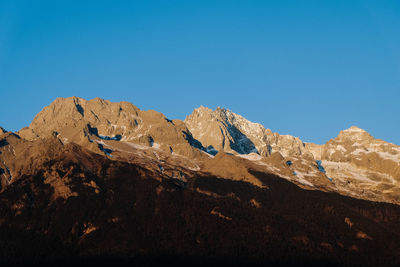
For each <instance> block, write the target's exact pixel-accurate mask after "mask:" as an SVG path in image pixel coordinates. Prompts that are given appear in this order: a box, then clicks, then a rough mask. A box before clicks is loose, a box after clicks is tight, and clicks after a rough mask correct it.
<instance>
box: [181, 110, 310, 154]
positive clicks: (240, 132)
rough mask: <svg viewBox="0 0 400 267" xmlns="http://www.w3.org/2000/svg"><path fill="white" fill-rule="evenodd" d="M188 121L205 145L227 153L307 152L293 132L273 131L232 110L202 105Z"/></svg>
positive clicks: (190, 128)
mask: <svg viewBox="0 0 400 267" xmlns="http://www.w3.org/2000/svg"><path fill="white" fill-rule="evenodd" d="M185 123H186V125H187V127H188V128H189V130H190V131H191V132H192V134H193V137H194V138H196V139H198V140H199V141H200V142H202V144H203V145H204V146H206V147H207V146H211V147H213V148H214V149H216V150H223V151H225V152H231V153H239V154H249V153H257V154H260V155H262V156H269V155H270V154H271V153H272V152H279V153H281V154H282V155H284V156H289V155H302V154H304V153H307V151H306V149H305V146H304V144H303V142H302V141H301V140H300V139H298V138H296V137H293V136H290V135H282V136H281V135H279V134H277V133H272V131H271V130H270V129H266V128H265V127H264V126H262V125H261V124H259V123H254V122H251V121H249V120H247V119H245V118H244V117H243V116H241V115H238V114H236V113H234V112H232V111H231V110H229V109H226V108H221V107H218V108H217V109H215V110H214V111H213V110H211V109H209V108H205V107H200V108H198V109H195V110H194V111H193V113H192V114H191V115H189V116H187V117H186V119H185Z"/></svg>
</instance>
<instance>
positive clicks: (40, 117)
mask: <svg viewBox="0 0 400 267" xmlns="http://www.w3.org/2000/svg"><path fill="white" fill-rule="evenodd" d="M3 115H4V114H3ZM399 163H400V146H397V145H395V144H391V143H388V142H385V141H383V140H379V139H375V138H374V137H373V136H371V135H370V134H369V133H368V132H366V131H364V130H362V129H360V128H358V127H356V126H352V127H351V128H349V129H346V130H343V131H340V132H339V134H338V135H337V137H336V138H334V139H332V140H329V141H328V142H326V143H325V144H323V145H318V144H313V143H305V142H303V141H301V140H300V139H299V138H298V137H294V136H291V135H280V134H279V133H274V132H272V131H271V130H270V129H267V128H265V127H264V126H263V125H261V124H259V123H253V122H250V121H248V120H247V119H245V118H244V117H242V116H240V115H238V114H235V113H234V112H232V111H230V110H228V109H224V108H219V107H218V108H217V109H215V110H212V109H209V108H207V107H203V106H201V107H199V108H197V109H195V110H194V111H193V112H192V114H190V115H188V116H187V117H186V119H185V120H184V121H181V120H170V119H168V118H167V117H165V116H164V115H163V114H162V113H159V112H157V111H153V110H147V111H145V110H140V109H139V108H137V107H136V106H134V105H133V104H131V103H129V102H118V103H113V102H110V101H108V100H104V99H101V98H95V99H92V100H85V99H82V98H79V97H70V98H57V99H56V100H55V101H54V102H52V103H51V104H50V105H49V106H47V107H45V108H43V110H42V111H41V112H39V113H38V114H37V115H36V116H35V118H34V119H33V121H32V122H31V124H30V125H29V126H27V127H25V128H23V129H21V130H19V131H18V132H7V131H6V130H5V129H3V128H1V127H0V182H1V183H0V185H1V187H0V215H1V216H0V233H1V236H2V237H3V238H1V240H0V248H1V249H0V251H1V252H0V261H1V262H4V264H20V263H26V262H36V263H44V262H47V263H48V262H54V261H60V260H64V261H65V260H87V261H89V262H91V263H93V262H96V260H98V259H103V258H106V259H110V258H112V259H113V261H114V260H115V259H118V260H122V259H123V260H126V259H129V260H131V261H136V262H137V261H138V262H140V261H147V262H148V261H157V260H160V261H162V262H164V263H165V261H168V262H171V261H172V262H173V263H176V262H178V263H188V262H192V263H193V262H197V263H198V262H199V261H200V262H201V261H204V262H205V263H207V264H210V263H220V262H230V263H231V264H235V263H243V264H249V263H272V264H292V265H297V264H299V263H317V264H333V265H357V264H360V265H374V266H376V265H394V264H400V260H399V259H400V228H399V227H398V225H399V223H400V207H399V204H400V164H399ZM39 243H40V245H38V244H39ZM1 262H0V263H1Z"/></svg>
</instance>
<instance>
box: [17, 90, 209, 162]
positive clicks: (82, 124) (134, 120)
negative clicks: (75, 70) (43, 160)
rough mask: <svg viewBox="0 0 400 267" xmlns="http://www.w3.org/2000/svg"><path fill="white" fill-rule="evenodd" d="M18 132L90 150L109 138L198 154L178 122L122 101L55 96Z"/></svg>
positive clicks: (184, 153)
mask: <svg viewBox="0 0 400 267" xmlns="http://www.w3.org/2000/svg"><path fill="white" fill-rule="evenodd" d="M19 135H21V136H22V137H23V138H25V139H28V140H35V139H38V138H45V137H49V136H56V137H58V138H59V139H60V140H62V141H63V142H64V143H69V142H73V143H76V144H79V145H83V146H84V147H86V148H89V149H91V150H92V151H98V148H99V147H100V150H101V151H103V150H102V149H101V148H102V147H103V146H104V145H103V144H101V145H98V144H97V143H98V142H101V143H104V142H107V141H109V140H111V141H121V142H130V143H136V144H141V145H145V146H153V145H154V146H156V147H159V148H160V149H162V150H165V151H168V152H171V153H172V151H173V152H175V153H177V154H181V155H190V156H191V157H195V156H196V155H199V154H202V153H201V152H200V151H199V150H198V149H197V148H195V147H193V146H192V145H191V143H193V142H191V141H190V140H191V139H190V137H191V134H190V132H189V130H188V129H187V128H186V126H185V125H184V123H183V122H182V121H179V120H174V121H172V120H168V119H167V118H166V117H165V116H164V115H163V114H162V113H160V112H157V111H154V110H148V111H144V110H140V109H139V108H137V107H136V106H134V105H133V104H131V103H129V102H126V101H122V102H110V101H108V100H104V99H101V98H98V97H97V98H94V99H91V100H85V99H83V98H79V97H75V96H74V97H69V98H57V99H56V100H55V101H54V102H53V103H51V104H50V105H49V106H47V107H45V108H44V109H43V110H42V111H41V112H39V113H38V114H37V115H36V117H35V118H34V120H33V121H32V123H31V124H30V126H29V127H28V128H24V129H22V130H21V131H20V132H19ZM188 139H190V140H188ZM96 142H97V143H96ZM198 146H199V145H197V146H196V147H198ZM107 151H108V152H107V153H109V152H110V150H107Z"/></svg>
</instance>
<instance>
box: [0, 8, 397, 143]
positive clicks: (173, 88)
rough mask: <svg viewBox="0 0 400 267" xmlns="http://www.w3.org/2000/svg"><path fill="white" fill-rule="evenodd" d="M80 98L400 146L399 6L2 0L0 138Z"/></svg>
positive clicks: (312, 136) (320, 138)
mask: <svg viewBox="0 0 400 267" xmlns="http://www.w3.org/2000/svg"><path fill="white" fill-rule="evenodd" d="M73 95H76V96H80V97H83V98H86V99H92V98H94V97H97V96H98V97H101V98H105V99H109V100H111V101H121V100H126V101H130V102H132V103H134V104H135V105H136V106H138V107H139V108H141V109H155V110H157V111H160V112H162V113H164V114H165V115H166V116H167V117H169V118H171V119H175V118H176V119H184V118H185V116H186V115H188V114H190V113H191V112H192V110H193V109H194V108H196V107H198V106H200V105H204V106H208V107H210V108H216V107H217V106H221V107H226V108H229V109H231V110H232V111H234V112H236V113H239V114H241V115H243V116H244V117H246V118H248V119H249V120H251V121H254V122H259V123H261V124H263V125H265V126H266V127H267V128H270V129H272V130H273V131H276V132H279V133H282V134H292V135H295V136H298V137H300V138H302V139H303V140H304V141H313V142H316V143H324V142H325V141H327V140H329V139H330V138H333V137H335V136H336V135H337V134H338V132H339V130H342V129H345V128H348V127H350V126H351V125H357V126H359V127H361V128H364V129H366V130H367V131H369V132H370V133H371V134H372V135H374V136H375V137H377V138H381V139H385V140H387V141H389V142H392V143H396V144H399V145H400V1H398V0H393V1H389V0H387V1H382V0H376V1H367V0H363V1H361V0H360V1H356V0H343V1H340V0H335V1H320V0H315V1H299V0H293V1H284V0H276V1H267V0H264V1H251V0H244V1H234V0H227V1H218V0H212V1H207V0H200V1H190V0H186V1H175V0H168V1H166V0H162V1H151V0H146V1H134V0H132V1H118V0H112V1H101V0H96V1H85V0H80V1H73V0H68V1H61V0H60V1H53V0H51V1H40V0H32V1H18V0H15V1H14V0H12V1H6V0H0V96H1V101H0V125H1V126H3V127H5V128H6V129H8V130H13V131H16V130H19V129H20V128H22V127H24V126H27V125H29V123H30V122H31V120H32V119H33V117H34V115H36V113H38V112H39V111H40V110H41V109H42V108H43V107H44V106H46V105H48V104H50V103H51V102H52V101H53V100H54V99H55V98H56V97H69V96H73Z"/></svg>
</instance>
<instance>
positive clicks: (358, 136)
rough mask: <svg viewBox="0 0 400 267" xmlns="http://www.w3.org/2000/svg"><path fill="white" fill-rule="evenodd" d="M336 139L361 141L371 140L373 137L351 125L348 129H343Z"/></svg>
mask: <svg viewBox="0 0 400 267" xmlns="http://www.w3.org/2000/svg"><path fill="white" fill-rule="evenodd" d="M335 139H336V140H337V141H350V142H351V141H357V140H359V141H362V140H371V139H373V137H372V136H371V135H370V134H369V133H368V132H367V131H365V130H363V129H361V128H359V127H357V126H351V127H350V128H349V129H346V130H343V131H341V132H340V133H339V135H338V136H337V137H336V138H335Z"/></svg>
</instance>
